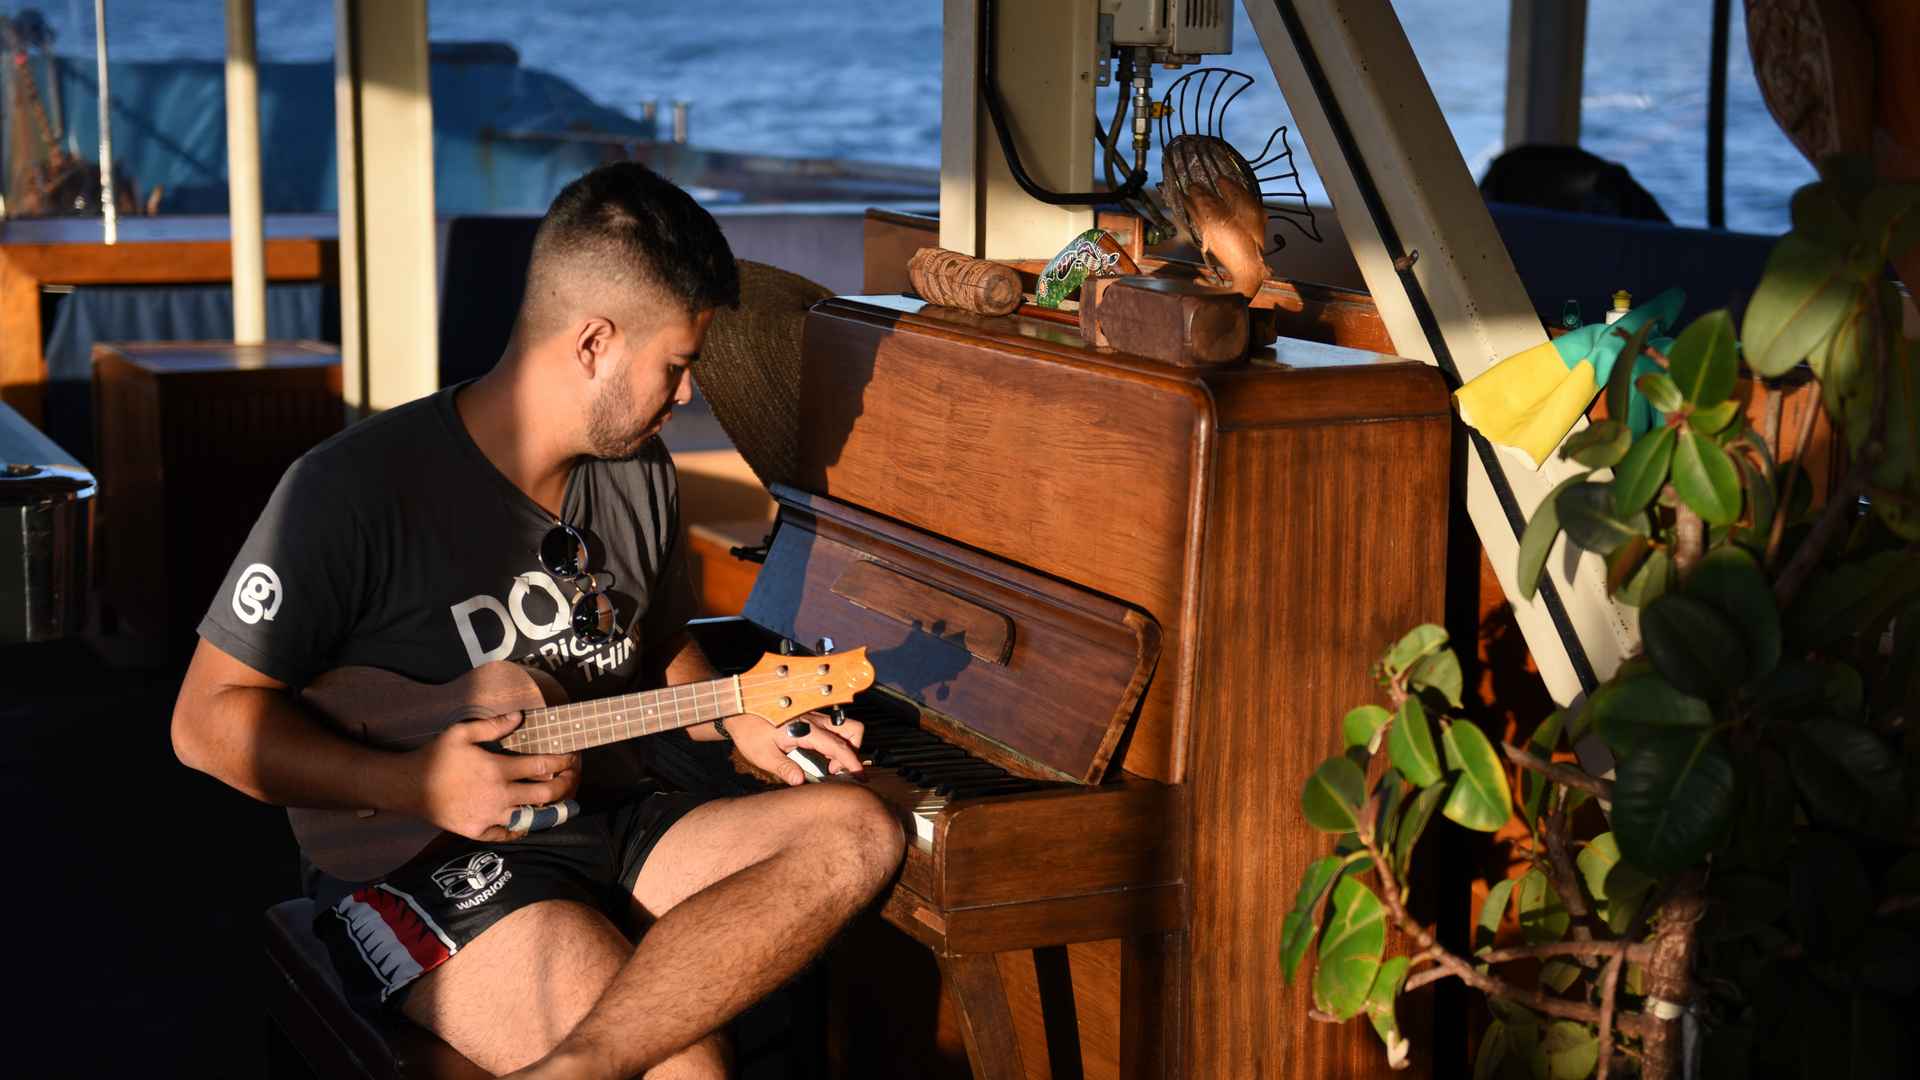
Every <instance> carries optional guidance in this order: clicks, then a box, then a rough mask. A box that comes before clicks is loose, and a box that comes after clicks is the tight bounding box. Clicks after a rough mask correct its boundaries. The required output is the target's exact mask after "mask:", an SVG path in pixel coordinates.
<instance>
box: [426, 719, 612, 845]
mask: <svg viewBox="0 0 1920 1080" xmlns="http://www.w3.org/2000/svg"><path fill="white" fill-rule="evenodd" d="M520 718H521V716H520V714H519V713H509V714H508V715H506V716H494V717H489V718H487V719H485V720H467V721H463V722H461V723H458V724H454V725H453V726H451V727H449V728H447V730H445V731H443V732H441V733H440V734H439V735H437V736H435V738H434V740H433V741H432V742H430V743H427V744H426V745H425V746H422V747H420V748H419V749H417V750H411V751H408V752H407V759H408V762H407V763H408V765H409V767H410V768H409V772H410V773H411V781H412V782H411V784H410V787H411V792H410V796H411V798H412V799H414V800H416V801H415V802H414V804H413V805H412V806H410V807H408V810H409V812H411V813H412V814H414V815H415V816H417V817H421V818H425V819H426V820H428V821H430V822H432V823H433V824H435V825H438V826H439V827H440V828H442V829H445V830H447V831H448V832H451V833H458V834H459V835H461V836H464V837H467V838H468V839H471V840H479V841H482V842H485V843H502V842H505V841H508V840H518V839H519V838H520V837H522V836H525V835H526V834H525V833H521V832H512V831H510V830H509V829H508V828H507V822H508V820H509V819H510V818H511V817H512V816H513V811H514V808H515V807H520V806H545V805H546V804H548V803H554V802H559V801H560V800H562V799H565V798H568V797H569V796H571V795H572V794H573V793H574V790H575V789H577V788H578V787H579V786H580V755H578V754H503V753H499V752H498V751H495V750H490V749H488V748H487V747H486V746H485V745H484V744H486V743H490V742H494V741H496V740H498V739H501V738H503V737H504V736H506V735H507V734H508V733H509V732H511V731H513V729H514V728H517V727H519V726H520Z"/></svg>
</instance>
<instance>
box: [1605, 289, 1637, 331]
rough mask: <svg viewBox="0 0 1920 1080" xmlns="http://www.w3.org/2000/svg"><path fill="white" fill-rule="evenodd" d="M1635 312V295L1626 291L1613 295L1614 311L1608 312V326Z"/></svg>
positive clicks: (1622, 290)
mask: <svg viewBox="0 0 1920 1080" xmlns="http://www.w3.org/2000/svg"><path fill="white" fill-rule="evenodd" d="M1632 310H1633V294H1632V293H1630V292H1628V291H1627V290H1625V289H1621V290H1620V291H1619V292H1617V293H1614V294H1613V310H1612V311H1609V312H1607V325H1608V326H1612V325H1613V324H1614V323H1616V322H1619V321H1620V316H1622V315H1625V314H1626V313H1627V312H1629V311H1632Z"/></svg>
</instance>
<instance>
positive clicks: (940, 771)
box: [900, 765, 1007, 787]
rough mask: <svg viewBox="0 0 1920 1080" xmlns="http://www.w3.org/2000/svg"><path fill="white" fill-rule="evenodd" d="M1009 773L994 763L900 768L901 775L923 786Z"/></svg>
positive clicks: (996, 776)
mask: <svg viewBox="0 0 1920 1080" xmlns="http://www.w3.org/2000/svg"><path fill="white" fill-rule="evenodd" d="M1006 774H1007V772H1006V770H1005V769H1000V768H996V767H994V766H992V765H985V766H980V765H966V766H959V765H917V766H910V767H908V768H905V769H901V770H900V775H901V776H904V777H906V778H907V779H908V780H910V781H912V782H913V783H916V784H919V785H921V786H923V787H932V786H934V785H935V784H939V783H943V782H945V781H949V780H997V779H999V778H1001V777H1003V776H1005V775H1006Z"/></svg>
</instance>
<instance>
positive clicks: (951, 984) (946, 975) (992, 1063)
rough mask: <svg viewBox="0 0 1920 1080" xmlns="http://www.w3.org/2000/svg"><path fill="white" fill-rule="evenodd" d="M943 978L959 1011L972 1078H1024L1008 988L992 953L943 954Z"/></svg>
mask: <svg viewBox="0 0 1920 1080" xmlns="http://www.w3.org/2000/svg"><path fill="white" fill-rule="evenodd" d="M940 977H941V979H942V981H944V982H945V983H946V984H947V991H948V992H949V993H951V994H952V995H953V1003H954V1005H955V1006H956V1007H957V1008H958V1009H959V1012H960V1030H961V1032H962V1034H964V1035H965V1037H966V1040H967V1061H968V1063H969V1064H970V1065H972V1067H973V1080H1025V1077H1026V1075H1027V1074H1026V1070H1025V1068H1024V1067H1023V1066H1022V1065H1021V1063H1020V1043H1019V1041H1018V1039H1017V1038H1016V1037H1015V1034H1014V1030H1013V1013H1012V1012H1011V1011H1010V1010H1009V1009H1008V1008H1007V991H1006V987H1005V986H1004V985H1002V983H1001V982H1000V966H999V965H998V964H997V963H995V962H994V959H993V954H992V953H974V954H972V955H966V956H942V957H941V958H940Z"/></svg>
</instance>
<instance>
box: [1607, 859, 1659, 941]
mask: <svg viewBox="0 0 1920 1080" xmlns="http://www.w3.org/2000/svg"><path fill="white" fill-rule="evenodd" d="M1658 884H1659V882H1657V881H1655V880H1654V879H1653V878H1651V877H1648V876H1647V875H1646V873H1645V872H1644V871H1642V870H1641V869H1640V868H1638V867H1636V866H1634V865H1633V864H1632V863H1630V862H1621V863H1617V864H1615V866H1614V868H1613V869H1612V870H1610V871H1608V872H1607V886H1606V888H1607V907H1606V920H1607V929H1609V930H1612V931H1613V932H1614V933H1615V934H1624V933H1626V932H1627V929H1628V928H1629V927H1630V926H1632V925H1633V917H1634V916H1635V915H1636V914H1638V913H1639V911H1640V905H1641V904H1642V903H1643V902H1645V900H1646V898H1647V896H1648V894H1650V893H1652V892H1653V887H1654V886H1655V885H1658Z"/></svg>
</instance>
